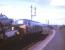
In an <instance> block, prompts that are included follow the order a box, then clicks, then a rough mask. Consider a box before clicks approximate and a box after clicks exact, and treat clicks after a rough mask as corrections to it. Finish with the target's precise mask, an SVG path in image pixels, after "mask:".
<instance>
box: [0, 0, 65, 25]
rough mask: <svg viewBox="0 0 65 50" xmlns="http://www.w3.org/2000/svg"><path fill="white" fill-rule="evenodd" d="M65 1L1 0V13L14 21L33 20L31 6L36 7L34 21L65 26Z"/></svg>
mask: <svg viewBox="0 0 65 50" xmlns="http://www.w3.org/2000/svg"><path fill="white" fill-rule="evenodd" d="M64 2H65V0H0V13H3V14H5V15H7V16H8V17H9V18H13V19H31V5H33V7H36V16H33V19H32V20H35V21H39V22H41V23H45V24H47V23H48V21H49V23H50V24H60V25H61V24H64V23H65V22H64V21H65V20H64V19H65V17H64V16H65V14H64V13H65V3H64Z"/></svg>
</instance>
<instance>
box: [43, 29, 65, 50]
mask: <svg viewBox="0 0 65 50" xmlns="http://www.w3.org/2000/svg"><path fill="white" fill-rule="evenodd" d="M64 35H65V33H62V32H60V31H59V30H56V34H55V36H54V38H53V39H52V40H51V42H50V43H49V44H48V45H47V46H46V47H45V48H43V50H65V39H64V37H65V36H64Z"/></svg>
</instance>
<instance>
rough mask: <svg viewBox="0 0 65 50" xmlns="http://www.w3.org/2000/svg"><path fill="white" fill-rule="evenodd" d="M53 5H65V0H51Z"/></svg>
mask: <svg viewBox="0 0 65 50" xmlns="http://www.w3.org/2000/svg"><path fill="white" fill-rule="evenodd" d="M50 5H52V6H65V0H51V3H50Z"/></svg>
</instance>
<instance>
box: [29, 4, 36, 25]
mask: <svg viewBox="0 0 65 50" xmlns="http://www.w3.org/2000/svg"><path fill="white" fill-rule="evenodd" d="M34 16H36V6H35V7H33V5H31V21H32V20H33V17H34ZM31 21H30V25H32V22H31Z"/></svg>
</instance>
